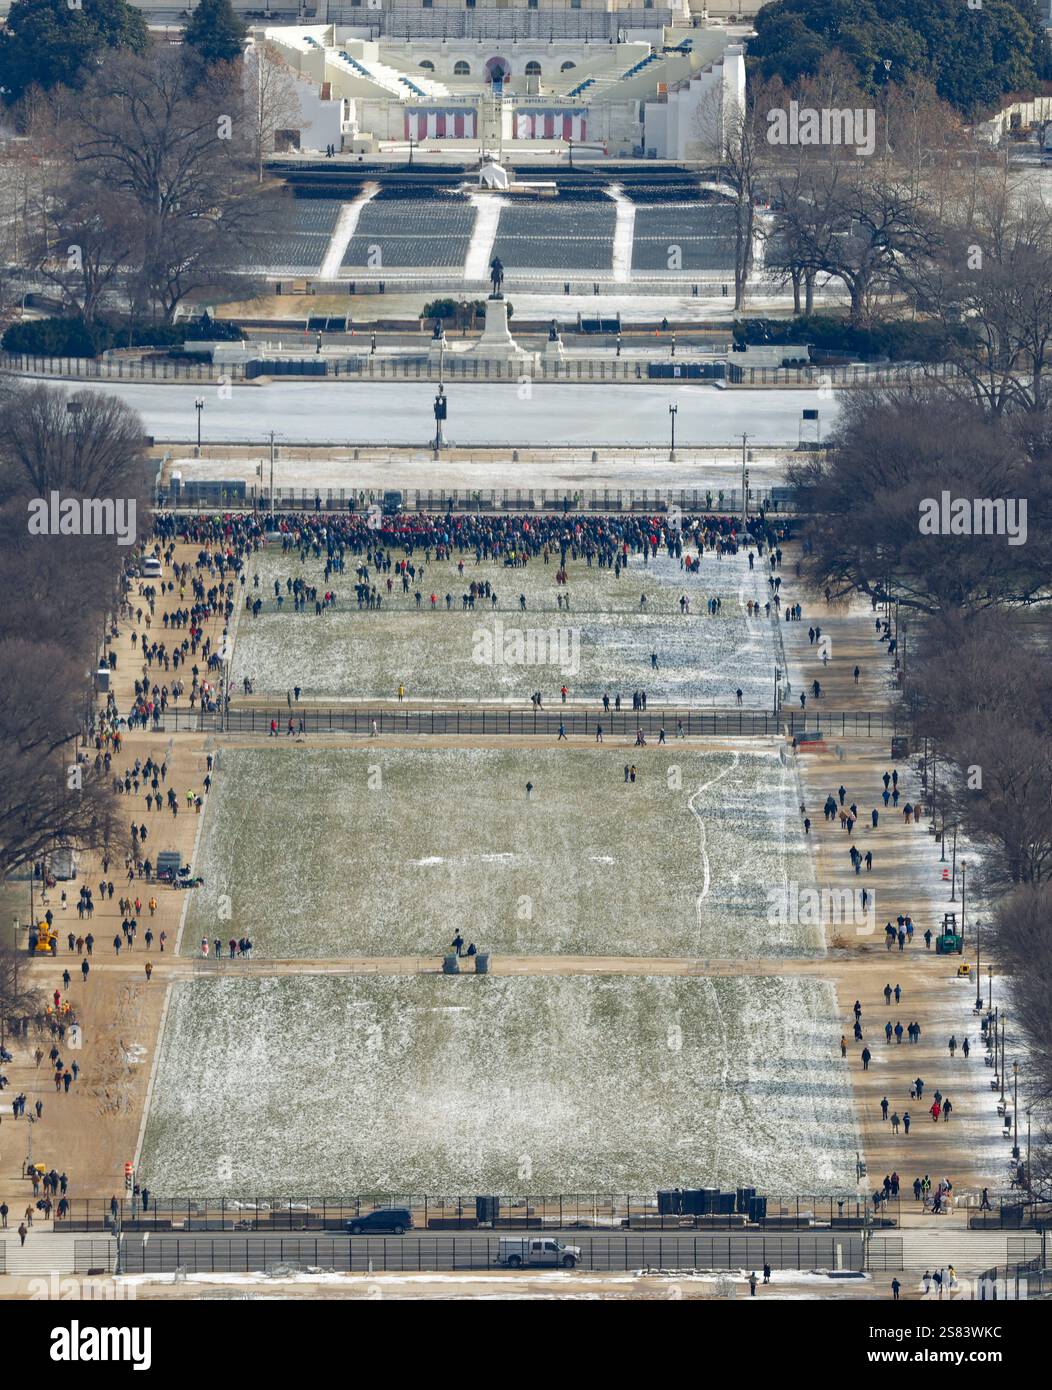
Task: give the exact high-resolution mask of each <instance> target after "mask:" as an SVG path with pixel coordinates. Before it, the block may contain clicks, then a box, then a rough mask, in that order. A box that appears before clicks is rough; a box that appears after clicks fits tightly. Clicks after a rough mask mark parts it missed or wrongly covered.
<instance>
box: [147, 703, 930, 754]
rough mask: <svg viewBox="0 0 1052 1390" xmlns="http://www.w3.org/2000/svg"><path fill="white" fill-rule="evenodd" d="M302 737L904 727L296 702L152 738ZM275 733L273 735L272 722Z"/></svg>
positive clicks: (211, 717) (191, 719)
mask: <svg viewBox="0 0 1052 1390" xmlns="http://www.w3.org/2000/svg"><path fill="white" fill-rule="evenodd" d="M290 719H291V720H292V721H293V734H295V735H296V736H297V737H298V736H299V724H300V720H301V719H302V721H303V726H304V728H303V732H304V734H306V735H310V734H327V733H350V734H362V735H365V736H371V735H372V733H373V725H374V724H375V726H376V734H377V735H378V736H382V735H384V734H411V735H423V736H431V735H436V736H443V735H445V736H454V735H463V736H476V735H477V736H480V737H481V736H489V735H493V736H497V735H505V736H508V735H511V736H512V737H522V738H526V737H539V738H543V737H548V738H556V737H558V734H559V726H560V725H562V726H563V727H564V729H565V732H566V735H567V737H569V736H570V735H575V736H580V737H585V736H587V737H589V738H591V739H593V740H594V739H595V737H596V729H597V726H598V725H602V731H603V738H604V740H605V739H606V738H608V737H609V738H618V737H634V735H635V734H636V732H637V731H638V730H642V732H643V734H644V736H645V737H646V738H647V739H648V740H650V739H653V740H654V741H655V746H659V745H657V744H656V740H657V738H658V737H659V735H660V731H661V730H662V729H664V730H665V736H666V740H667V743H666V745H665V746H666V747H669V748H670V749H671V748H672V747H674V746H675V744H676V742H677V741H678V739H679V738H680V736H682V737H683V738H706V737H707V738H772V737H787V738H799V737H800V736H801V735H803V734H807V735H811V736H813V737H812V738H811V740H810V742H809V743H807V744H804V745H803V747H804V749H806V748H808V747H810V748H812V749H815V748H816V746H817V745H816V742H815V739H817V740H818V743H819V744H821V743H823V742H825V741H827V740H829V739H839V738H890V737H891V736H892V735H894V734H895V733H896V732H898V731H899V730H900V729H901V728H902V727H904V726H903V724H902V720H901V716H898V715H896V713H895V711H893V710H886V711H885V710H876V711H839V712H831V713H828V714H825V713H820V712H819V711H817V710H816V711H814V712H813V713H812V712H810V711H808V712H807V713H805V712H804V711H803V710H781V711H779V713H777V714H775V713H773V712H764V711H761V710H738V709H727V710H697V709H687V708H685V707H677V706H667V707H662V708H660V709H646V710H637V711H635V712H633V711H631V710H629V711H625V710H620V711H617V712H615V711H611V712H610V713H609V714H605V713H603V711H602V710H601V709H598V710H597V709H596V708H595V707H594V706H593V707H592V708H591V709H582V708H581V707H580V706H573V705H555V706H553V707H552V708H551V709H544V708H542V709H540V710H536V709H499V708H495V709H478V708H466V707H465V708H457V709H432V708H425V709H414V708H412V707H411V706H410V705H409V704H407V703H403V704H395V703H393V702H392V704H390V705H379V704H377V705H372V704H364V705H361V706H358V705H352V706H329V707H322V708H318V707H315V706H311V705H304V704H298V705H293V706H291V707H289V706H288V705H281V706H277V705H275V706H273V707H267V706H264V707H252V708H247V709H241V708H238V707H237V706H236V705H235V706H234V707H233V708H232V709H230V710H228V711H227V712H226V714H225V716H224V715H223V714H221V713H220V712H219V711H218V710H200V709H194V710H191V709H189V708H180V707H178V706H176V705H169V706H168V708H167V709H166V710H165V711H164V713H163V714H162V715H161V718H160V719H159V720H154V721H153V724H152V728H153V731H154V732H155V733H179V732H186V731H191V732H198V733H221V732H224V731H225V732H227V733H240V734H245V733H247V734H266V735H268V736H275V737H279V738H287V737H289V736H290V734H289V730H288V722H289V720H290ZM272 723H273V724H274V725H276V730H275V731H272V730H271V724H272Z"/></svg>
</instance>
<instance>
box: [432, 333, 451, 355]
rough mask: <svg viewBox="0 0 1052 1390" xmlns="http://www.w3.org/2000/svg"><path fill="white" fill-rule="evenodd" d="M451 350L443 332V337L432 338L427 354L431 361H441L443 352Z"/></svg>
mask: <svg viewBox="0 0 1052 1390" xmlns="http://www.w3.org/2000/svg"><path fill="white" fill-rule="evenodd" d="M448 351H449V344H448V343H447V342H446V335H445V334H444V333H443V334H442V336H441V338H432V339H431V342H430V343H429V344H428V349H427V356H428V360H429V361H430V362H440V361H441V360H442V355H443V353H446V352H448Z"/></svg>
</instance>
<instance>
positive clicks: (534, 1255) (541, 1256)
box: [497, 1236, 581, 1269]
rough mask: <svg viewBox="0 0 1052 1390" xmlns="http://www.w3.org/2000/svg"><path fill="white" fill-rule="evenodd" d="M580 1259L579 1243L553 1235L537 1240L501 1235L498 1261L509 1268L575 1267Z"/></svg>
mask: <svg viewBox="0 0 1052 1390" xmlns="http://www.w3.org/2000/svg"><path fill="white" fill-rule="evenodd" d="M580 1259H581V1247H580V1246H579V1245H566V1244H564V1243H563V1242H562V1241H561V1240H554V1239H553V1238H552V1237H551V1236H543V1237H541V1238H540V1239H536V1240H535V1239H533V1238H530V1239H523V1238H522V1237H519V1236H501V1239H500V1250H499V1252H498V1255H497V1263H498V1264H499V1265H506V1266H507V1268H508V1269H522V1268H523V1266H524V1265H561V1266H562V1268H563V1269H573V1268H574V1267H575V1266H576V1265H577V1264H578V1263H579V1262H580Z"/></svg>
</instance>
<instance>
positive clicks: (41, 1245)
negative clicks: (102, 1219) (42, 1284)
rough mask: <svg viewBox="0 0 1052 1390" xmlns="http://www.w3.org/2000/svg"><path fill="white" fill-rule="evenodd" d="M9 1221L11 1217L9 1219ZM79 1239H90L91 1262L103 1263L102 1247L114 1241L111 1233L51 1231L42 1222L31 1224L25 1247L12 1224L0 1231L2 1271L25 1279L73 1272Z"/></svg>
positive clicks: (15, 1226) (111, 1244)
mask: <svg viewBox="0 0 1052 1390" xmlns="http://www.w3.org/2000/svg"><path fill="white" fill-rule="evenodd" d="M8 1221H9V1223H10V1222H11V1218H10V1217H9V1218H8ZM78 1241H83V1242H87V1241H90V1242H91V1244H92V1247H93V1250H92V1260H93V1263H98V1264H100V1265H101V1264H103V1263H104V1261H103V1260H102V1259H101V1258H96V1257H97V1256H100V1255H101V1251H102V1247H103V1245H104V1244H105V1245H106V1246H110V1247H112V1246H113V1245H114V1244H115V1242H114V1240H113V1237H112V1236H103V1235H100V1234H99V1233H98V1232H92V1233H91V1235H90V1236H89V1235H86V1234H84V1233H83V1232H81V1233H77V1232H71V1233H69V1234H67V1233H66V1232H64V1231H53V1230H51V1228H50V1227H49V1226H48V1225H46V1224H45V1223H40V1224H39V1225H35V1226H33V1228H32V1230H31V1231H30V1232H29V1234H28V1235H27V1236H26V1243H25V1245H24V1246H20V1245H19V1241H18V1230H17V1223H12V1224H11V1229H9V1230H6V1231H0V1243H2V1245H3V1253H4V1257H5V1266H4V1269H3V1273H5V1274H8V1275H14V1276H15V1277H16V1278H17V1277H21V1278H25V1277H28V1276H32V1275H39V1276H42V1277H45V1278H46V1277H47V1275H49V1274H52V1273H55V1274H72V1273H73V1272H74V1259H75V1253H76V1244H77V1242H78Z"/></svg>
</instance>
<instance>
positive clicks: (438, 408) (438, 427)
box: [434, 382, 447, 454]
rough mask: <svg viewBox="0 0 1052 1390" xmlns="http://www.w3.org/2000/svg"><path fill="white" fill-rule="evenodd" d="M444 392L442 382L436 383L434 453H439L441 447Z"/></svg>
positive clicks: (444, 404) (445, 408) (444, 405)
mask: <svg viewBox="0 0 1052 1390" xmlns="http://www.w3.org/2000/svg"><path fill="white" fill-rule="evenodd" d="M446 410H447V406H446V393H445V390H444V389H443V386H442V383H441V382H439V383H438V395H437V396H436V397H435V443H434V449H435V453H436V454H437V453H439V452H440V450H441V448H442V421H443V420H444V419H445V418H446Z"/></svg>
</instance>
